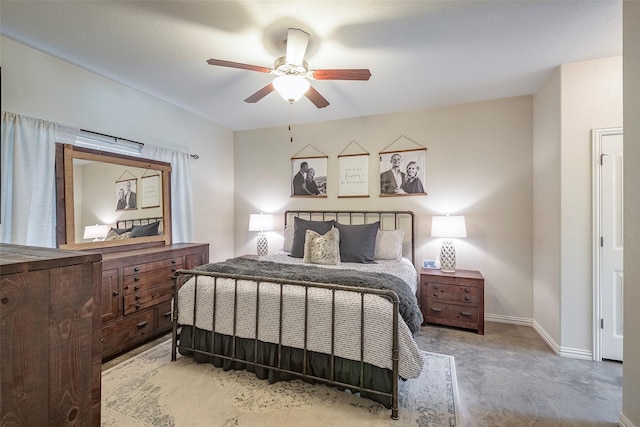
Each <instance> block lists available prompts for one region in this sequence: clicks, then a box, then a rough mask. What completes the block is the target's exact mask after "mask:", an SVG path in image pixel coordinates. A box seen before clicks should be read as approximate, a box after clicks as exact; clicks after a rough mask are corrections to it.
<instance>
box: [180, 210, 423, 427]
mask: <svg viewBox="0 0 640 427" xmlns="http://www.w3.org/2000/svg"><path fill="white" fill-rule="evenodd" d="M284 222H285V241H284V245H283V250H281V251H276V252H275V253H273V254H270V255H268V256H266V257H259V258H258V259H251V258H247V257H240V258H234V259H230V260H227V261H225V262H221V263H212V264H206V265H204V266H201V267H198V268H196V269H193V270H178V271H177V272H176V276H175V277H176V281H175V286H174V300H173V303H174V306H173V316H172V318H173V336H172V354H171V359H172V360H176V357H177V352H179V353H180V354H181V355H184V356H191V357H194V358H195V359H196V360H197V361H198V362H207V363H212V364H214V365H215V366H217V367H222V368H223V369H225V370H228V369H246V370H248V371H250V372H254V373H255V374H256V376H258V377H259V378H262V379H267V380H268V381H269V382H271V383H273V382H276V381H282V380H289V379H292V378H302V379H303V380H305V381H311V382H321V383H325V384H328V385H330V386H336V387H338V388H340V389H345V390H348V391H350V392H351V393H356V394H359V395H360V396H361V397H363V398H368V399H372V400H375V401H378V402H380V403H382V404H384V405H385V406H386V407H388V408H390V409H391V418H393V419H397V418H398V381H404V380H410V379H411V378H417V377H418V376H419V375H420V372H421V371H422V368H423V364H424V359H423V356H422V353H421V352H420V351H419V349H418V346H417V344H416V342H415V341H414V339H413V334H415V333H416V332H417V330H419V328H420V325H421V323H422V314H421V313H420V310H419V308H418V304H417V298H416V292H417V282H418V279H417V272H416V269H415V267H414V261H415V237H414V214H413V212H410V211H287V212H285V214H284ZM336 240H338V241H337V242H336ZM336 245H337V246H336ZM336 248H337V249H336ZM301 251H302V252H301ZM301 254H302V255H301ZM336 257H337V258H338V259H337V260H336ZM212 331H215V332H212Z"/></svg>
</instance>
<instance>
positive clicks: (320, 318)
mask: <svg viewBox="0 0 640 427" xmlns="http://www.w3.org/2000/svg"><path fill="white" fill-rule="evenodd" d="M283 254H285V252H283ZM280 256H281V255H279V254H275V255H273V256H269V257H263V258H261V259H262V260H269V261H276V260H275V259H274V258H278V257H280ZM285 256H286V255H285ZM286 258H287V260H286V261H287V262H289V263H291V262H293V263H298V261H299V262H300V263H302V260H298V259H297V258H291V257H288V256H286ZM407 262H408V261H407ZM408 263H409V264H410V265H411V263H410V262H408ZM385 264H387V263H386V262H381V263H379V264H361V265H360V266H364V265H366V266H369V267H372V268H373V271H378V272H379V271H380V270H378V269H380V268H382V269H385ZM352 265H353V264H352V263H349V264H346V263H345V264H343V265H342V266H341V267H342V268H345V267H346V266H349V267H350V266H352ZM389 265H390V264H388V265H387V267H389ZM396 265H398V264H396ZM347 268H348V267H347ZM411 270H413V272H414V275H416V273H415V269H414V268H413V265H411ZM368 271H372V270H368ZM385 272H387V271H385ZM404 274H405V275H408V273H407V272H405V273H404ZM396 275H397V274H396ZM409 280H410V282H411V283H414V287H415V280H416V279H415V277H414V279H409ZM194 287H195V279H194V278H191V279H190V280H189V281H188V282H187V283H185V284H184V286H183V287H182V288H181V289H180V293H179V303H178V309H179V315H178V322H179V323H180V324H182V325H191V326H193V324H194V321H193V319H194V309H193V306H194ZM256 287H257V285H256V283H255V282H251V281H238V286H237V291H235V290H234V281H233V280H231V279H218V280H217V286H216V297H215V308H216V316H215V330H216V332H218V333H221V334H226V335H233V332H234V327H235V334H236V335H237V336H239V337H242V338H250V339H253V338H255V335H256V301H257V297H256V294H257V292H256ZM213 289H214V279H213V278H211V277H206V276H201V277H200V278H199V279H198V292H197V301H198V307H197V309H196V313H197V316H196V319H195V326H196V327H198V328H200V329H206V330H209V331H210V330H212V329H213V307H214V297H213ZM236 292H237V295H238V298H237V301H236V302H235V303H234V295H235V294H236ZM304 293H305V291H304V288H302V287H299V286H292V285H284V287H283V316H282V344H283V345H285V346H290V347H296V348H304V337H305V330H304V324H305V321H304V318H305V304H304ZM331 294H332V292H331V291H330V290H327V289H309V292H308V300H309V304H308V313H307V319H308V320H307V324H308V327H307V349H308V350H310V351H316V352H322V353H327V354H330V353H331V329H332V316H331V313H332V310H331ZM335 300H336V312H335V344H334V351H335V354H336V356H339V357H343V358H346V359H351V360H360V347H361V345H360V341H361V338H360V337H361V331H360V329H361V328H360V318H361V297H360V294H359V293H354V292H345V291H336V293H335ZM259 301H260V305H259V311H258V312H259V327H258V339H259V340H261V341H265V342H271V343H276V344H277V343H278V342H279V333H278V325H279V322H280V285H278V284H275V283H267V282H262V283H261V284H260V295H259ZM234 309H237V316H236V319H237V321H236V324H235V325H234V322H233V318H234V317H233V312H234ZM392 311H393V304H392V303H391V302H390V301H389V300H387V299H385V298H382V297H379V296H375V295H365V297H364V317H365V328H364V346H365V352H364V354H365V357H364V361H365V362H367V363H369V364H372V365H375V366H378V367H381V368H385V369H391V363H392V362H391V348H392ZM398 325H399V327H398V332H399V345H400V357H399V359H400V361H399V373H400V375H401V376H402V377H404V378H417V377H418V376H419V375H420V372H421V371H422V366H423V364H424V359H423V356H422V354H421V352H420V350H419V349H418V346H417V344H416V342H415V341H414V340H413V336H412V334H411V331H410V330H409V327H408V326H407V325H406V323H405V322H404V320H402V317H400V316H398Z"/></svg>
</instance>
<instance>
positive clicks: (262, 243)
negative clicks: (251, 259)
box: [258, 232, 269, 256]
mask: <svg viewBox="0 0 640 427" xmlns="http://www.w3.org/2000/svg"><path fill="white" fill-rule="evenodd" d="M267 253H269V244H268V242H267V235H266V234H264V233H263V232H260V233H259V234H258V256H265V255H267Z"/></svg>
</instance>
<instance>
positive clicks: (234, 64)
mask: <svg viewBox="0 0 640 427" xmlns="http://www.w3.org/2000/svg"><path fill="white" fill-rule="evenodd" d="M207 63H208V64H209V65H220V66H222V67H229V68H240V69H242V70H249V71H257V72H259V73H270V72H271V68H267V67H261V66H259V65H250V64H242V63H240V62H231V61H223V60H222V59H210V60H208V61H207Z"/></svg>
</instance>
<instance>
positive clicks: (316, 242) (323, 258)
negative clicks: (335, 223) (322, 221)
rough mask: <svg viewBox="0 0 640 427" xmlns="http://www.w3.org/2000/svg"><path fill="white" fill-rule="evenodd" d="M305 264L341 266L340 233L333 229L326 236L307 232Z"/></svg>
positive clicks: (305, 238)
mask: <svg viewBox="0 0 640 427" xmlns="http://www.w3.org/2000/svg"><path fill="white" fill-rule="evenodd" d="M303 261H304V262H310V263H313V264H334V265H335V264H340V231H339V230H338V229H337V228H335V227H333V228H332V229H331V230H329V231H327V232H326V233H325V234H319V233H317V232H315V231H313V230H307V231H306V233H305V236H304V259H303Z"/></svg>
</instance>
